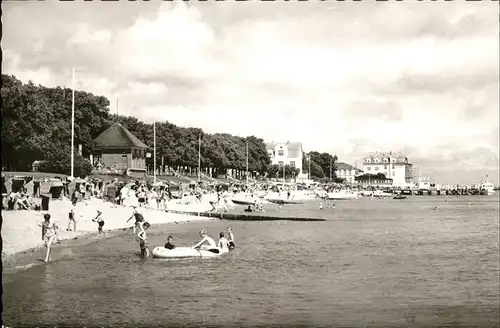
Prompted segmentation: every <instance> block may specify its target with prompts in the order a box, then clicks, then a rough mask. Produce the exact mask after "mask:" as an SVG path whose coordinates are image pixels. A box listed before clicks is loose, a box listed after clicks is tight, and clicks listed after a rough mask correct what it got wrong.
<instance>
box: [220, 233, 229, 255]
mask: <svg viewBox="0 0 500 328" xmlns="http://www.w3.org/2000/svg"><path fill="white" fill-rule="evenodd" d="M218 246H219V248H220V249H221V250H222V253H227V252H229V241H228V240H227V239H226V237H224V233H223V232H221V233H220V234H219V244H218Z"/></svg>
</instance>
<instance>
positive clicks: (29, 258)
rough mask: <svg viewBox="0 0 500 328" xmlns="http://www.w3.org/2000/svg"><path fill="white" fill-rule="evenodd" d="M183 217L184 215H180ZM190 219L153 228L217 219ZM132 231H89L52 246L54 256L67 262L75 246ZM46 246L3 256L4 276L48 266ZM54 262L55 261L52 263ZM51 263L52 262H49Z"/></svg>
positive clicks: (122, 229) (120, 229)
mask: <svg viewBox="0 0 500 328" xmlns="http://www.w3.org/2000/svg"><path fill="white" fill-rule="evenodd" d="M179 215H182V214H179ZM185 216H187V217H189V218H190V219H189V220H180V221H170V222H163V223H154V224H151V226H152V227H153V226H161V225H170V224H183V223H190V222H192V221H208V220H216V219H217V218H209V217H200V218H202V219H200V218H199V217H194V219H193V216H191V215H185ZM130 230H132V227H128V228H116V229H112V230H107V231H106V233H107V235H99V233H98V232H95V231H89V232H83V233H82V234H80V235H78V236H75V237H73V238H66V239H61V240H60V242H59V243H57V244H54V245H53V246H52V255H54V256H56V257H57V259H56V260H55V261H58V260H59V261H60V260H65V259H68V258H70V257H71V255H70V254H71V252H70V253H69V254H68V253H67V252H66V253H65V250H67V249H69V248H71V247H75V246H87V245H91V244H94V243H98V242H100V241H103V240H106V239H109V238H113V237H116V236H120V235H123V234H126V233H127V232H128V231H130ZM45 249H46V248H45V245H41V246H37V247H32V248H29V249H24V250H20V251H17V252H15V253H12V254H8V255H2V265H3V272H2V273H3V274H14V273H17V272H20V271H24V270H28V269H30V268H32V267H34V266H38V265H46V264H48V263H45V262H44V261H43V258H44V257H45ZM52 262H54V261H52ZM49 263H50V262H49Z"/></svg>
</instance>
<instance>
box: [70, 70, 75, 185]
mask: <svg viewBox="0 0 500 328" xmlns="http://www.w3.org/2000/svg"><path fill="white" fill-rule="evenodd" d="M71 89H72V100H71V177H72V178H74V177H75V175H74V174H75V68H73V74H72V77H71Z"/></svg>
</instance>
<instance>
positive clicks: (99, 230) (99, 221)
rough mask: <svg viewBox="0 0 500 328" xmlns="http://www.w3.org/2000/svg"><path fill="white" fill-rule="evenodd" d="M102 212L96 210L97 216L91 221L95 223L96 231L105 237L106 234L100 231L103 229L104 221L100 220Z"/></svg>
mask: <svg viewBox="0 0 500 328" xmlns="http://www.w3.org/2000/svg"><path fill="white" fill-rule="evenodd" d="M101 214H102V212H101V211H99V210H97V216H96V217H95V218H93V219H92V221H94V222H97V231H98V232H99V234H102V233H103V234H105V235H107V233H106V232H104V231H102V227H104V219H103V218H102V215H101Z"/></svg>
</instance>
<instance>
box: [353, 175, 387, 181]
mask: <svg viewBox="0 0 500 328" xmlns="http://www.w3.org/2000/svg"><path fill="white" fill-rule="evenodd" d="M354 179H355V180H356V181H368V180H386V179H387V177H386V176H385V174H384V173H377V174H371V173H365V174H363V175H360V176H357V177H356V178H354Z"/></svg>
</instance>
